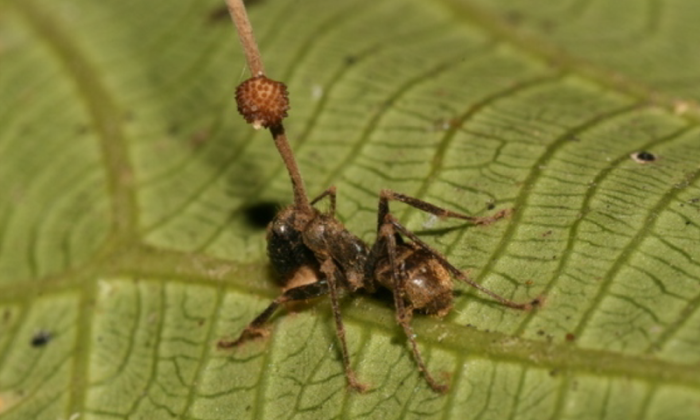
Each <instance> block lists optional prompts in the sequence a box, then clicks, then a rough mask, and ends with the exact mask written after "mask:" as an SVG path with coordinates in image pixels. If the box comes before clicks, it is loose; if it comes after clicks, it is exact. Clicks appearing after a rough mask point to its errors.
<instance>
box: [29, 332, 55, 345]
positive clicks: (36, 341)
mask: <svg viewBox="0 0 700 420" xmlns="http://www.w3.org/2000/svg"><path fill="white" fill-rule="evenodd" d="M52 338H53V335H52V334H51V333H50V332H48V331H43V330H42V331H39V332H37V333H36V334H34V336H33V337H32V341H31V342H30V344H31V345H32V347H43V346H45V345H47V344H48V343H49V341H51V339H52Z"/></svg>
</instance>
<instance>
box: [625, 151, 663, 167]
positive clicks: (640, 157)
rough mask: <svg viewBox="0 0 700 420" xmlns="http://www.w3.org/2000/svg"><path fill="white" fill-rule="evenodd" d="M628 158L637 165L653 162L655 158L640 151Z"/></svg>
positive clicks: (648, 153)
mask: <svg viewBox="0 0 700 420" xmlns="http://www.w3.org/2000/svg"><path fill="white" fill-rule="evenodd" d="M630 157H631V158H632V159H633V160H634V161H635V162H637V163H642V164H644V163H649V162H654V161H655V160H656V159H657V157H656V155H654V154H653V153H651V152H647V151H644V150H642V151H641V152H634V153H632V154H631V155H630Z"/></svg>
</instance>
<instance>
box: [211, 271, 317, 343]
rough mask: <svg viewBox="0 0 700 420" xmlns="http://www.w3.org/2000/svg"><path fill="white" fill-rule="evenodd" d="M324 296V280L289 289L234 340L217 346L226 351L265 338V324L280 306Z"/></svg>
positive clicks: (266, 332) (221, 341) (222, 341)
mask: <svg viewBox="0 0 700 420" xmlns="http://www.w3.org/2000/svg"><path fill="white" fill-rule="evenodd" d="M326 294H328V282H327V281H325V280H320V281H317V282H314V283H309V284H305V285H302V286H299V287H295V288H293V289H289V290H287V291H286V292H284V293H283V294H282V295H281V296H279V297H278V298H277V299H275V300H273V301H272V303H270V305H269V306H268V307H267V308H265V310H264V311H262V313H260V315H258V316H257V317H256V318H255V319H254V320H253V322H251V323H250V324H248V326H247V327H246V328H245V330H243V332H242V333H241V335H240V336H239V337H238V338H237V339H236V340H234V341H226V340H220V341H219V342H218V344H217V345H218V347H219V348H220V349H228V348H231V347H237V346H240V345H241V344H243V343H245V342H246V341H248V340H251V339H255V338H259V337H265V336H267V335H268V334H269V332H268V331H267V329H266V328H265V323H267V320H268V319H270V317H271V316H272V314H274V313H275V311H276V310H277V308H278V307H279V306H280V305H282V304H284V303H287V302H293V301H300V300H308V299H312V298H315V297H319V296H323V295H326Z"/></svg>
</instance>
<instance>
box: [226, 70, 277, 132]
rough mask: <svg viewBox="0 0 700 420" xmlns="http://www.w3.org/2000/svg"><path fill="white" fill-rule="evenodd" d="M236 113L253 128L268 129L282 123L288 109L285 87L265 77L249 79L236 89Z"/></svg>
mask: <svg viewBox="0 0 700 420" xmlns="http://www.w3.org/2000/svg"><path fill="white" fill-rule="evenodd" d="M236 103H237V104H238V112H240V114H241V115H242V116H243V118H245V120H246V121H247V122H248V123H249V124H252V125H253V128H255V129H256V130H259V129H261V128H263V127H264V128H269V127H273V126H277V125H279V124H281V123H282V120H283V119H284V118H285V117H286V116H287V110H288V109H289V98H288V97H287V86H285V84H284V83H282V82H277V81H274V80H272V79H270V78H268V77H267V76H265V75H259V76H255V77H251V78H250V79H248V80H246V81H245V82H243V83H241V84H240V85H239V86H238V88H236Z"/></svg>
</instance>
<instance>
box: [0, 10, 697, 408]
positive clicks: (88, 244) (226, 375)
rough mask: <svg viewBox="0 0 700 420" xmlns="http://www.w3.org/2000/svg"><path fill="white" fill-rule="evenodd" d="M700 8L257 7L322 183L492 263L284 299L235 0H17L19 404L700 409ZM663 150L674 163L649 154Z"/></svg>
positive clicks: (13, 208) (7, 122)
mask: <svg viewBox="0 0 700 420" xmlns="http://www.w3.org/2000/svg"><path fill="white" fill-rule="evenodd" d="M696 4H697V3H696V2H691V1H685V2H682V1H677V2H641V1H637V0H625V1H615V2H580V1H557V2H553V1H548V0H539V1H535V0H532V1H529V2H512V1H505V0H498V1H496V0H488V1H487V0H442V1H433V2H427V1H419V0H373V1H367V0H352V1H351V0H345V1H341V0H335V1H322V0H300V1H294V2H291V1H274V0H261V1H256V2H252V1H251V2H250V9H249V12H250V14H251V19H252V20H253V24H254V27H255V30H256V33H257V36H258V41H259V44H260V47H261V50H262V52H263V57H264V61H265V66H266V69H267V71H268V74H269V75H270V77H272V78H275V79H278V80H283V81H285V82H286V83H287V84H288V86H289V89H290V92H291V101H292V110H291V115H290V117H289V118H288V120H287V122H286V123H285V124H286V127H287V132H288V135H289V137H290V138H291V139H292V147H293V149H294V151H295V153H296V156H297V159H298V160H299V164H300V167H301V171H302V173H303V175H304V177H305V181H306V184H307V188H308V190H309V191H310V192H311V194H312V195H314V194H318V193H320V192H321V191H323V190H325V189H326V188H328V187H329V186H330V185H336V186H337V188H338V213H339V218H340V219H341V220H342V221H343V222H344V223H345V224H346V226H347V227H348V229H349V230H350V231H352V232H354V233H356V234H357V235H358V236H360V237H361V238H363V239H364V240H366V241H367V242H368V243H371V241H373V239H374V237H375V232H374V230H375V229H376V211H377V195H378V191H379V190H380V189H382V188H390V189H393V190H396V191H400V192H402V193H405V194H408V195H412V196H416V197H419V198H422V199H424V200H427V201H429V202H432V203H435V204H437V205H440V206H445V207H448V208H451V209H454V210H456V211H461V212H467V213H470V214H477V215H488V214H491V213H493V212H494V211H496V210H497V209H507V208H515V209H516V211H515V212H514V214H513V215H512V217H510V218H508V219H506V220H501V221H498V222H497V223H494V224H492V225H490V226H478V227H472V226H467V225H464V224H460V223H458V222H453V221H449V220H444V221H441V220H433V219H432V218H430V217H428V216H426V215H424V214H421V213H420V212H418V211H415V210H411V209H408V208H405V206H400V205H393V207H392V209H393V210H394V211H395V214H396V215H397V216H398V217H399V218H400V219H401V220H402V221H403V222H404V223H405V224H406V225H407V226H408V227H409V228H410V229H412V230H414V231H417V232H418V233H419V234H420V235H421V237H423V238H424V239H425V240H426V241H428V242H429V243H430V244H432V245H434V246H435V247H436V248H438V249H440V250H441V251H444V252H445V255H447V256H448V258H449V260H450V261H451V262H452V263H454V264H455V265H456V266H457V267H460V268H463V269H465V270H467V271H468V272H469V273H470V276H471V277H472V278H473V279H475V280H476V281H477V282H479V283H481V284H483V285H485V286H486V287H488V288H490V289H492V290H494V291H495V292H497V293H500V294H502V295H504V296H506V297H508V298H511V299H514V300H517V301H528V300H531V299H533V298H535V297H537V296H543V297H544V303H543V305H542V307H541V308H539V309H537V310H534V311H531V312H520V311H516V310H513V309H507V308H504V307H503V306H501V305H499V304H498V303H497V302H494V301H493V300H492V299H491V298H489V297H487V296H485V295H483V294H481V293H478V292H475V291H474V290H471V289H470V288H469V287H467V286H466V285H459V286H458V290H459V292H458V293H457V296H456V297H455V306H454V309H453V310H452V312H451V313H450V314H449V315H448V316H447V317H446V318H445V319H442V320H440V319H434V318H430V317H425V316H420V315H418V316H416V318H415V319H414V322H413V324H414V327H415V330H416V336H417V341H418V343H419V347H420V349H421V351H422V353H423V356H424V357H425V359H426V361H427V365H428V368H429V369H430V371H431V372H432V373H433V374H435V375H436V376H437V377H438V378H439V379H440V380H441V381H444V382H449V383H450V384H451V389H450V392H449V393H447V394H446V395H440V394H436V393H434V392H433V391H431V390H430V388H429V387H428V386H427V384H426V382H425V381H424V379H423V378H422V376H421V375H420V373H419V372H418V369H417V368H416V365H415V362H414V361H413V359H412V357H411V353H410V351H409V348H408V345H407V343H406V337H405V336H404V335H403V333H402V331H401V329H400V328H399V327H397V326H396V324H395V321H394V312H393V309H392V305H391V302H390V299H386V298H385V297H381V296H379V297H373V296H353V297H351V298H347V299H345V300H344V303H343V307H342V313H343V316H344V320H345V324H346V328H347V333H348V344H349V346H350V351H351V361H352V363H353V366H354V367H355V369H356V370H357V374H358V377H359V378H360V380H361V381H363V382H365V383H367V384H369V385H370V386H371V390H370V391H369V392H367V393H366V394H362V395H360V394H357V393H354V392H352V391H349V390H348V389H347V388H346V380H345V376H344V371H343V367H342V361H341V359H340V354H339V350H338V344H337V338H336V336H335V330H334V325H333V318H332V315H331V311H330V305H329V302H328V300H327V299H319V300H317V301H316V302H311V303H310V304H308V305H305V306H295V307H293V308H288V310H282V311H280V313H279V314H278V315H277V316H276V317H274V318H273V320H272V322H271V335H270V337H269V338H267V339H265V340H259V341H255V342H251V343H248V344H246V345H245V346H242V347H240V348H238V349H235V350H229V351H222V350H218V349H217V348H216V343H217V341H218V340H220V339H222V338H231V337H235V336H236V335H237V334H238V333H240V331H241V330H242V329H243V328H244V327H245V326H246V325H247V323H248V322H250V321H251V320H252V319H253V318H254V317H255V316H256V315H257V314H258V313H259V312H260V311H261V310H262V309H263V308H264V307H266V305H267V304H268V303H269V302H270V301H271V300H272V299H274V297H275V296H277V295H278V293H279V288H278V286H277V284H276V282H275V279H274V276H273V275H272V273H271V270H270V268H269V263H268V261H267V257H266V255H265V239H264V237H265V233H264V232H265V231H264V222H261V219H264V218H265V213H266V212H269V211H270V210H271V209H273V208H275V207H278V206H283V205H286V204H287V203H289V202H290V201H291V189H290V184H289V180H288V178H287V174H286V171H285V169H284V167H283V166H282V164H281V160H280V159H279V156H277V154H276V151H275V149H274V147H273V144H272V142H271V141H270V139H269V134H268V133H265V132H254V130H252V129H251V128H250V127H249V126H247V125H245V123H244V122H243V120H242V118H240V116H238V115H237V112H236V107H235V104H234V102H233V95H232V92H233V90H234V88H235V86H236V85H237V84H238V83H239V82H240V81H242V80H243V78H245V77H246V71H247V70H246V69H245V65H244V60H243V57H242V54H241V48H240V45H239V43H238V40H237V37H236V34H235V31H234V29H233V27H232V25H231V23H230V20H229V19H228V17H227V15H226V10H225V9H223V8H222V7H223V4H222V2H221V1H219V0H216V1H214V0H198V1H194V0H171V1H161V2H156V1H135V0H124V1H101V2H96V1H89V0H69V1H62V2H55V1H54V2H50V1H46V0H3V1H0V197H2V199H1V200H0V419H2V420H5V419H51V420H54V419H73V420H75V419H78V418H80V419H81V420H85V419H105V420H106V419H117V418H131V419H171V418H183V419H202V420H204V419H207V420H209V419H212V420H213V419H248V418H250V419H273V418H274V419H276V418H285V419H292V418H293V419H321V418H323V419H328V418H371V419H383V420H386V419H403V418H420V419H425V418H430V419H453V418H454V419H464V418H474V419H503V418H514V419H515V418H517V419H541V418H556V419H568V418H576V419H619V418H640V419H641V418H645V419H689V418H698V417H700V332H699V331H700V309H699V306H700V251H698V242H699V240H700V188H699V186H700V181H699V171H700V169H699V168H700V166H699V163H698V162H700V130H699V129H698V121H699V116H700V113H699V112H698V111H699V108H698V104H697V101H698V99H700V79H699V78H698V76H697V75H698V74H699V72H700V55H698V54H697V39H698V37H700V29H698V25H697V22H698V20H700V7H698V6H697V5H696ZM641 151H645V152H648V153H649V154H651V155H647V156H645V157H649V156H653V157H654V158H655V159H654V161H653V162H646V163H644V162H643V161H642V162H640V161H639V159H634V157H635V156H636V153H638V152H641Z"/></svg>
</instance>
